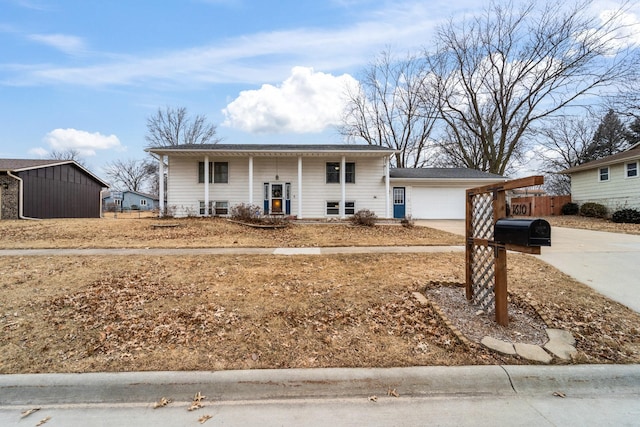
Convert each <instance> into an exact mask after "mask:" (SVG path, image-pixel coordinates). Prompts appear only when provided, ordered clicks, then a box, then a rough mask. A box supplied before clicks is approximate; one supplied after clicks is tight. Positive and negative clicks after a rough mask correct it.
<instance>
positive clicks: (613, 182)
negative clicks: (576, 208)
mask: <svg viewBox="0 0 640 427" xmlns="http://www.w3.org/2000/svg"><path fill="white" fill-rule="evenodd" d="M562 173H563V174H567V175H570V176H571V199H572V200H573V202H575V203H578V204H583V203H585V202H596V203H600V204H603V205H605V206H606V207H607V208H609V211H610V212H614V211H616V210H619V209H624V208H633V209H640V143H638V144H635V145H633V146H632V147H630V148H629V149H627V150H626V151H623V152H621V153H617V154H614V155H612V156H608V157H604V158H602V159H599V160H594V161H592V162H588V163H585V164H582V165H579V166H575V167H572V168H569V169H567V170H564V171H562Z"/></svg>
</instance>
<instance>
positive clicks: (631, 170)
mask: <svg viewBox="0 0 640 427" xmlns="http://www.w3.org/2000/svg"><path fill="white" fill-rule="evenodd" d="M637 176H638V163H637V162H633V163H627V178H635V177H637Z"/></svg>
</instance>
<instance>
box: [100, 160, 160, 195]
mask: <svg viewBox="0 0 640 427" xmlns="http://www.w3.org/2000/svg"><path fill="white" fill-rule="evenodd" d="M104 170H105V174H106V176H107V177H108V178H109V179H110V180H111V184H112V185H113V186H114V187H116V188H118V189H120V190H131V191H147V190H149V188H147V185H148V184H153V180H154V177H156V176H157V166H156V165H155V164H154V162H152V161H148V160H133V159H129V160H114V161H113V162H109V163H107V164H106V165H105V168H104Z"/></svg>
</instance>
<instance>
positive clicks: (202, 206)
mask: <svg viewBox="0 0 640 427" xmlns="http://www.w3.org/2000/svg"><path fill="white" fill-rule="evenodd" d="M212 208H213V202H212V201H211V200H209V213H208V215H211V212H212ZM200 215H205V213H204V200H200Z"/></svg>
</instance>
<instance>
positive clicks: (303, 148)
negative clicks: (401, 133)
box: [145, 144, 396, 156]
mask: <svg viewBox="0 0 640 427" xmlns="http://www.w3.org/2000/svg"><path fill="white" fill-rule="evenodd" d="M145 151H147V152H150V153H156V154H170V155H177V156H180V155H182V156H184V155H194V154H198V155H204V154H208V153H209V154H215V155H228V156H234V155H235V156H249V155H257V156H260V155H262V156H269V155H282V156H295V155H308V156H309V155H322V154H360V155H367V154H368V155H371V154H375V155H380V154H393V153H395V152H396V150H394V149H392V148H387V147H380V146H378V145H368V144H183V145H172V146H168V147H151V148H147V149H146V150H145Z"/></svg>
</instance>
